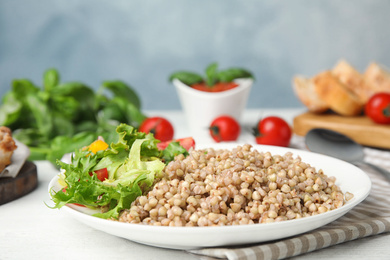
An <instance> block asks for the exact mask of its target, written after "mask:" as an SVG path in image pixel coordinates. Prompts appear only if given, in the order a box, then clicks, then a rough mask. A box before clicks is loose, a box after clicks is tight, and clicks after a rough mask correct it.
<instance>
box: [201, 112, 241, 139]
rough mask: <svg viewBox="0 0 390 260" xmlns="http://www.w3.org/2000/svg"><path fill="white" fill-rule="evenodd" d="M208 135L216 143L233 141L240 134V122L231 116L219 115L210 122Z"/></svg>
mask: <svg viewBox="0 0 390 260" xmlns="http://www.w3.org/2000/svg"><path fill="white" fill-rule="evenodd" d="M209 131H210V135H211V137H212V138H213V139H214V141H216V142H217V143H219V142H223V141H235V140H237V138H238V136H239V135H240V131H241V127H240V124H239V123H238V122H237V121H236V119H234V118H233V117H231V116H220V117H217V118H216V119H214V121H213V122H211V125H210V127H209Z"/></svg>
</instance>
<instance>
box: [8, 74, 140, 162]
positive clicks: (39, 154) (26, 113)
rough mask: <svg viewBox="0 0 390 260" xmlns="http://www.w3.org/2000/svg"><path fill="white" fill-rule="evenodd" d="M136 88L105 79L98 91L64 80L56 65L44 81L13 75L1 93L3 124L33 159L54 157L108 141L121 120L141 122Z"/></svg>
mask: <svg viewBox="0 0 390 260" xmlns="http://www.w3.org/2000/svg"><path fill="white" fill-rule="evenodd" d="M140 106H141V104H140V99H139V98H138V96H137V94H136V92H135V91H134V90H133V88H132V87H131V86H129V85H127V84H125V83H124V82H121V81H105V82H103V84H102V86H101V87H100V89H99V90H98V91H97V92H95V91H94V90H92V89H91V88H90V87H88V86H87V85H85V84H83V83H81V82H61V81H60V75H59V73H58V71H57V70H56V69H48V70H47V71H45V73H44V75H43V86H42V87H39V86H36V85H35V84H34V83H33V82H31V81H30V80H28V79H15V80H14V81H13V82H12V86H11V89H10V90H9V91H8V92H7V93H6V94H5V95H4V96H3V98H2V104H1V106H0V125H4V126H8V127H9V128H10V129H11V130H12V131H13V132H14V133H13V134H14V137H15V138H16V139H17V140H19V141H21V142H22V143H24V144H26V145H28V146H29V148H30V151H31V156H30V159H31V160H50V161H51V162H53V163H55V160H56V159H57V158H61V156H62V155H63V154H65V153H68V152H71V151H74V149H76V148H77V147H81V146H83V145H87V144H89V143H91V142H92V141H93V140H95V139H96V137H97V136H103V137H104V138H105V139H106V140H108V141H110V140H111V138H112V135H113V134H115V128H116V126H117V125H118V124H119V123H126V124H129V125H132V126H134V127H137V126H138V125H139V124H140V123H141V122H142V121H143V119H144V118H145V116H144V115H143V114H142V112H141V110H140Z"/></svg>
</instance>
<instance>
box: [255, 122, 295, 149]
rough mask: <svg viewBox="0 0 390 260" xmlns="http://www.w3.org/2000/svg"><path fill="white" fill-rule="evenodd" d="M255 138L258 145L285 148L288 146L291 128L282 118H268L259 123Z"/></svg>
mask: <svg viewBox="0 0 390 260" xmlns="http://www.w3.org/2000/svg"><path fill="white" fill-rule="evenodd" d="M255 136H256V143H258V144H265V145H275V146H284V147H287V146H288V145H289V144H290V139H291V128H290V126H289V125H288V124H287V122H286V121H284V120H283V119H282V118H280V117H276V116H270V117H266V118H264V119H262V120H260V121H259V123H258V124H257V127H256V128H255Z"/></svg>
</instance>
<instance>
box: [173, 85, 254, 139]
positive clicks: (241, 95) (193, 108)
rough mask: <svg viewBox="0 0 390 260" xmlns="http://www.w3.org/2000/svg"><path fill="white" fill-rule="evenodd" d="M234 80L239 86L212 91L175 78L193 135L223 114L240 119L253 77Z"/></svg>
mask: <svg viewBox="0 0 390 260" xmlns="http://www.w3.org/2000/svg"><path fill="white" fill-rule="evenodd" d="M234 82H236V83H237V84H238V87H235V88H233V89H230V90H226V91H222V92H214V93H210V92H204V91H199V90H196V89H193V88H191V87H189V86H187V85H185V84H184V83H182V82H181V81H179V80H177V79H174V80H173V85H174V86H175V87H176V91H177V93H178V95H179V99H180V103H181V106H182V108H183V110H184V113H185V115H186V119H187V124H188V127H189V129H190V130H191V133H192V135H198V134H200V133H203V132H204V130H205V129H207V128H208V127H209V126H210V124H211V122H212V121H213V120H214V119H215V118H217V117H218V116H221V115H230V116H232V117H234V118H235V119H236V120H237V121H240V117H241V114H242V112H243V111H244V109H245V106H246V103H247V100H248V96H249V93H250V90H251V87H252V84H253V79H251V78H248V79H236V80H235V81H234Z"/></svg>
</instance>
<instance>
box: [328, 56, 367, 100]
mask: <svg viewBox="0 0 390 260" xmlns="http://www.w3.org/2000/svg"><path fill="white" fill-rule="evenodd" d="M332 73H333V74H334V75H335V76H336V77H337V78H338V79H339V80H340V81H341V82H342V83H343V84H344V85H345V86H346V87H347V88H348V89H349V90H350V91H352V92H353V93H355V94H356V95H357V96H358V97H359V99H360V101H361V102H362V103H363V104H365V103H366V102H367V101H368V99H369V98H370V97H371V95H372V88H371V87H370V85H369V84H367V83H366V82H365V80H364V77H363V75H362V74H361V73H360V72H358V71H357V70H356V69H355V68H354V67H353V66H352V65H351V64H349V63H348V62H347V61H345V60H340V61H339V62H338V63H337V64H336V65H335V66H334V67H333V69H332Z"/></svg>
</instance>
